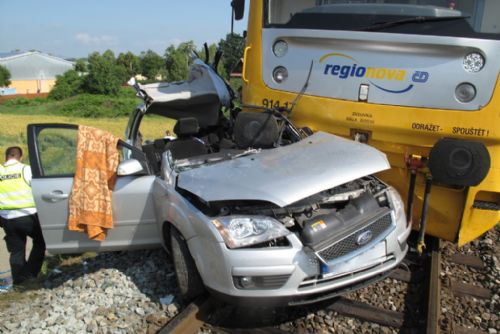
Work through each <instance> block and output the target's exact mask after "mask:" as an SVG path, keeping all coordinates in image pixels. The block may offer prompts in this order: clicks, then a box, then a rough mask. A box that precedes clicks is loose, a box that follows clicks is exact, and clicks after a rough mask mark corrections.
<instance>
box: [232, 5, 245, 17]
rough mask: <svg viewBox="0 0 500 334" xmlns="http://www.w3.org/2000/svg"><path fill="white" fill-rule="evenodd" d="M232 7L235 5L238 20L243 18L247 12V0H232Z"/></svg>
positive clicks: (234, 9)
mask: <svg viewBox="0 0 500 334" xmlns="http://www.w3.org/2000/svg"><path fill="white" fill-rule="evenodd" d="M231 7H233V11H234V19H235V20H236V21H239V20H241V19H242V18H243V14H244V13H245V0H233V1H231Z"/></svg>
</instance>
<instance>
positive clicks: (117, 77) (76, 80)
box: [49, 34, 244, 100]
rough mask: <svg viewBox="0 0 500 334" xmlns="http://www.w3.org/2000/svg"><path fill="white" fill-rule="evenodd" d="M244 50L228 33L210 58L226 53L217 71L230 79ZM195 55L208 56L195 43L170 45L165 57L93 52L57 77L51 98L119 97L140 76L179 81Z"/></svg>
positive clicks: (238, 39)
mask: <svg viewBox="0 0 500 334" xmlns="http://www.w3.org/2000/svg"><path fill="white" fill-rule="evenodd" d="M243 47H244V39H243V37H242V36H240V35H237V34H228V35H227V36H226V38H225V39H222V40H221V41H220V42H219V43H218V45H217V44H212V45H210V46H209V47H208V51H209V58H210V59H213V58H214V55H215V53H216V51H217V49H218V48H220V49H221V50H222V52H223V58H222V60H221V62H220V63H219V66H218V68H217V70H218V73H219V74H221V75H222V76H223V77H228V76H229V74H230V73H231V72H232V70H233V69H234V67H235V66H236V65H237V63H238V61H239V60H240V58H241V56H242V54H243ZM193 53H195V54H199V55H200V58H202V59H204V57H205V50H204V49H201V50H200V49H198V50H197V49H196V46H195V44H194V42H193V41H189V42H184V43H180V44H179V45H178V46H174V45H170V46H168V47H167V48H166V49H165V52H164V54H163V56H161V55H159V54H157V53H156V52H154V51H153V50H147V51H143V52H141V53H140V54H139V55H135V54H133V53H132V52H126V53H120V54H119V55H118V56H117V57H116V56H115V54H114V53H113V51H111V50H107V51H105V52H103V53H102V54H100V53H99V52H93V53H91V54H90V55H89V56H88V58H87V59H79V60H77V61H76V63H75V67H74V69H72V70H69V71H67V72H65V73H64V74H62V75H59V76H57V78H56V84H55V86H54V88H53V89H52V90H51V92H50V93H49V98H52V99H56V100H62V99H65V98H68V97H71V96H74V95H77V94H80V93H90V94H106V95H118V93H119V91H120V87H121V86H122V85H123V83H124V82H127V81H128V80H129V79H130V78H131V77H135V76H137V75H141V76H142V77H145V79H146V82H153V81H158V80H161V81H170V82H171V81H180V80H183V79H185V78H186V77H187V73H188V67H189V62H190V59H191V57H192V54H193Z"/></svg>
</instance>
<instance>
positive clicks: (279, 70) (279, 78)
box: [273, 66, 288, 83]
mask: <svg viewBox="0 0 500 334" xmlns="http://www.w3.org/2000/svg"><path fill="white" fill-rule="evenodd" d="M287 78H288V70H287V69H286V68H285V67H283V66H278V67H276V68H275V69H274V70H273V79H274V81H275V82H276V83H282V82H283V81H285V80H286V79H287Z"/></svg>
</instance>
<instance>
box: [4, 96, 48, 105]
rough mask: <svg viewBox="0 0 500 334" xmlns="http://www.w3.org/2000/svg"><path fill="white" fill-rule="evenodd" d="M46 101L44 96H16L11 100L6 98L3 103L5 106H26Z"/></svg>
mask: <svg viewBox="0 0 500 334" xmlns="http://www.w3.org/2000/svg"><path fill="white" fill-rule="evenodd" d="M46 102H47V99H46V98H43V97H35V98H33V99H28V98H25V97H16V98H15V99H12V100H7V101H5V102H4V103H3V105H4V106H6V107H26V106H29V107H31V106H39V105H41V104H44V103H46Z"/></svg>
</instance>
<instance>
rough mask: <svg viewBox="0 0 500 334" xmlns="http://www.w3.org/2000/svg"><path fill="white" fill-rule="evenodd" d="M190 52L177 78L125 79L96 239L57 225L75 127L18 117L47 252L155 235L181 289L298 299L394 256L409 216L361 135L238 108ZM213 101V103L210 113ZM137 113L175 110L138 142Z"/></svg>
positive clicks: (237, 297) (321, 295)
mask: <svg viewBox="0 0 500 334" xmlns="http://www.w3.org/2000/svg"><path fill="white" fill-rule="evenodd" d="M212 68H213V67H212V66H209V65H207V64H205V63H203V62H201V61H197V62H195V64H193V66H192V68H191V72H190V78H189V79H188V80H187V81H185V82H180V83H170V84H166V83H165V84H153V85H144V86H141V85H137V84H135V83H134V82H132V84H133V85H134V86H135V87H136V89H137V91H138V94H139V95H140V96H141V97H142V98H143V100H144V104H143V105H141V106H140V107H138V108H137V109H136V110H135V111H134V112H133V113H132V115H131V117H130V121H129V124H128V128H127V131H126V137H127V140H126V142H120V144H119V146H120V147H121V149H122V161H121V163H120V165H119V167H118V171H117V172H118V175H119V177H118V181H117V184H116V187H115V190H114V193H113V211H114V212H113V215H114V228H112V229H111V230H110V231H109V233H108V235H107V238H106V240H105V241H102V242H97V241H92V240H89V239H87V236H86V235H85V234H83V233H78V232H72V231H69V230H68V229H67V227H66V225H67V217H68V200H67V199H68V194H69V192H70V191H71V186H72V175H73V174H74V168H75V167H74V160H75V159H74V156H75V154H76V153H75V152H76V134H77V126H75V125H62V124H31V125H29V126H28V146H29V152H30V161H31V165H32V170H33V181H32V187H33V193H34V196H35V201H36V204H37V208H38V212H39V217H40V221H41V224H42V230H43V234H44V237H45V241H46V244H47V249H48V251H49V252H51V253H71V252H81V251H90V250H92V251H113V250H126V249H137V248H146V247H155V246H159V245H163V246H164V247H165V248H166V249H167V251H168V252H169V253H170V255H171V257H172V260H173V263H174V266H175V270H176V274H177V278H178V283H179V287H180V291H181V293H182V295H183V297H184V298H186V299H187V300H190V299H192V298H194V297H195V296H197V295H198V294H200V293H201V292H202V291H203V290H204V289H207V290H209V291H210V292H211V293H213V294H214V295H217V296H219V297H220V298H223V299H226V300H228V301H230V302H233V303H234V302H245V303H246V302H255V303H266V304H289V305H294V304H303V303H310V302H315V301H319V300H323V299H326V298H331V297H333V296H336V295H339V294H341V293H344V292H345V291H350V290H352V289H355V288H357V287H361V286H363V285H365V284H368V283H370V282H373V281H376V280H378V279H380V278H382V277H384V274H385V273H387V272H388V271H390V270H391V269H392V268H394V267H396V266H397V265H398V264H399V263H400V261H401V260H402V259H403V257H404V256H405V254H406V252H407V249H408V246H407V244H406V239H407V237H408V235H409V233H410V230H411V226H409V225H408V224H407V221H406V219H405V214H404V209H403V202H402V201H401V198H400V196H399V195H398V193H397V192H396V191H395V190H394V188H392V187H390V186H389V185H387V184H385V183H383V182H382V181H380V180H379V179H378V178H376V177H375V176H372V174H374V173H377V172H380V171H383V170H385V169H388V168H390V167H389V163H388V161H387V159H386V157H385V155H384V154H383V153H381V152H379V151H378V150H376V149H374V148H372V147H369V146H367V145H365V144H362V143H358V142H355V141H351V140H347V139H343V138H340V137H337V136H334V135H331V134H327V133H322V132H317V133H314V134H312V132H311V131H310V130H308V129H298V128H296V127H295V126H294V125H293V124H292V123H291V122H290V121H289V120H288V118H287V117H286V111H283V110H263V111H262V110H261V111H258V110H257V112H247V111H239V112H238V110H237V109H235V108H232V105H231V93H230V89H229V88H228V87H227V86H226V85H225V84H224V82H223V81H222V79H221V78H220V77H218V76H217V74H216V73H215V72H214V71H213V69H212ZM221 110H225V112H224V113H223V112H222V111H221ZM148 117H152V119H153V120H154V121H155V122H156V123H157V122H165V128H166V127H167V126H166V124H167V119H166V118H164V117H168V118H171V119H175V120H176V124H175V127H174V132H175V134H176V136H175V137H173V136H164V134H161V135H159V136H158V137H157V138H150V140H145V139H144V138H142V135H141V133H145V132H144V131H141V129H144V124H151V123H147V122H144V120H145V119H147V118H148Z"/></svg>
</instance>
